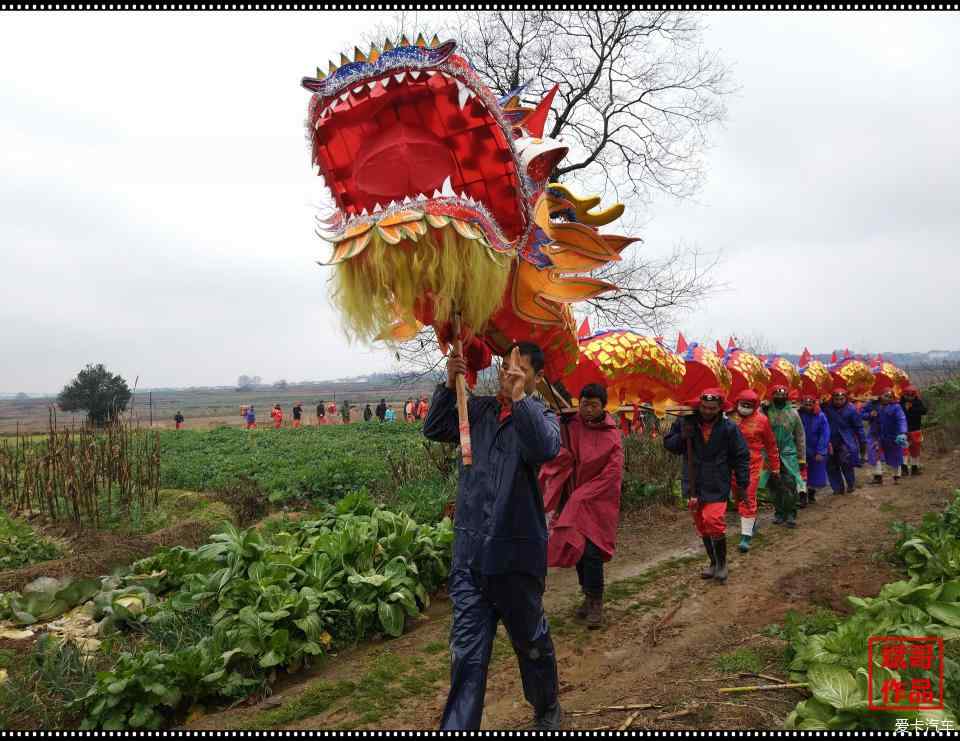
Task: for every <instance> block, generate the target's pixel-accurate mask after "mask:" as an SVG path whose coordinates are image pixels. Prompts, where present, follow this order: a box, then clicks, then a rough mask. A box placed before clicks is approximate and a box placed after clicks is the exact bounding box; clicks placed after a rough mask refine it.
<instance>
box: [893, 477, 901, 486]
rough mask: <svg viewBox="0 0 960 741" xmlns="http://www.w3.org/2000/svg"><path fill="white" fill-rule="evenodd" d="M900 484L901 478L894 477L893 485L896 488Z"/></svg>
mask: <svg viewBox="0 0 960 741" xmlns="http://www.w3.org/2000/svg"><path fill="white" fill-rule="evenodd" d="M899 483H900V477H899V476H894V477H893V485H894V486H896V485H897V484H899Z"/></svg>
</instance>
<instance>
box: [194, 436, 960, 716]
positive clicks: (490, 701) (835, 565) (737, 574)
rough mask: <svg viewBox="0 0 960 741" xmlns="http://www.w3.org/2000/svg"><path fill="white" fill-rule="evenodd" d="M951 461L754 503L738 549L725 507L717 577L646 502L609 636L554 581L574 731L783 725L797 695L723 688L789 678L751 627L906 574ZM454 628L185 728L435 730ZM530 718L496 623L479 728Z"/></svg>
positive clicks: (610, 615)
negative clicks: (707, 578)
mask: <svg viewBox="0 0 960 741" xmlns="http://www.w3.org/2000/svg"><path fill="white" fill-rule="evenodd" d="M958 464H960V450H954V451H952V452H951V453H949V454H947V455H945V456H944V457H941V458H939V459H936V460H932V461H931V462H930V464H929V466H928V467H927V469H926V471H925V473H924V475H923V476H921V477H918V478H907V479H905V480H904V481H903V482H902V483H901V484H900V485H899V486H897V487H894V486H893V485H892V484H891V483H888V484H887V485H886V486H884V487H882V488H873V487H865V488H862V489H859V490H858V492H857V493H856V494H854V495H847V496H843V497H832V496H830V495H822V496H821V497H819V498H818V502H817V504H816V505H813V506H811V507H808V508H806V509H805V510H802V511H801V513H800V517H799V521H798V522H799V524H798V527H797V528H796V529H795V530H792V531H791V530H785V529H783V528H780V527H775V526H773V525H772V523H771V512H770V509H769V508H768V507H765V508H762V509H761V518H760V531H759V535H758V536H757V538H756V539H755V541H754V542H755V547H754V548H753V549H752V550H751V552H750V553H749V554H747V555H742V554H740V553H739V552H738V551H737V550H736V542H737V539H738V538H739V527H738V525H737V522H738V520H737V518H736V517H735V516H734V515H733V514H731V515H728V523H729V528H728V533H729V538H730V544H729V551H728V552H730V554H731V555H730V557H729V560H730V578H729V580H728V582H727V584H726V585H725V586H719V585H716V584H715V583H712V582H706V583H705V582H703V581H702V580H701V579H700V578H699V570H700V568H701V566H702V564H703V563H704V562H705V558H704V557H703V555H702V546H701V544H700V542H699V538H698V537H697V536H696V534H695V532H694V531H693V528H692V525H691V523H690V521H689V517H688V516H686V514H685V513H679V512H677V511H676V510H673V509H667V508H654V509H651V510H647V511H645V512H642V513H636V514H633V515H631V516H629V517H626V518H625V519H624V522H623V523H622V525H621V529H620V544H619V548H618V552H617V555H616V557H615V558H614V560H613V561H612V562H611V563H610V564H608V567H607V574H606V577H607V585H608V588H607V597H608V603H607V606H606V621H607V624H606V626H605V627H604V628H603V629H602V630H599V631H589V632H588V631H587V630H586V629H584V628H583V627H581V626H580V625H578V624H576V623H575V622H574V621H573V620H572V619H571V610H572V608H573V606H574V604H575V603H576V601H577V600H578V597H579V595H578V588H577V584H576V574H575V573H574V571H573V570H572V569H571V570H561V571H554V572H551V574H550V576H549V578H548V582H547V595H546V599H545V602H546V607H547V611H548V615H549V618H550V623H551V629H552V631H553V633H554V642H555V644H556V648H557V655H558V664H559V670H560V691H561V701H562V704H563V707H564V709H565V711H566V712H567V721H566V725H567V727H568V728H570V729H591V728H613V729H616V728H618V727H619V726H621V725H622V724H623V723H624V722H625V721H627V720H628V719H629V718H630V717H631V716H632V715H633V714H632V713H631V712H627V711H619V710H615V711H602V710H601V709H602V708H605V707H608V706H611V705H629V704H649V705H655V706H658V707H652V708H648V709H646V710H641V711H639V712H637V713H636V714H635V716H634V717H633V722H632V723H633V725H632V727H634V728H663V729H677V730H679V729H684V728H704V727H708V728H729V729H743V728H780V727H782V722H783V719H784V718H785V717H786V715H787V714H788V713H789V712H790V710H792V709H793V706H794V705H795V704H796V702H797V701H798V700H799V699H802V697H803V695H802V694H799V692H797V691H792V690H786V691H781V692H773V693H762V694H761V693H754V694H752V695H748V696H735V697H737V698H738V699H735V700H734V699H731V697H730V696H726V695H721V694H718V693H717V692H716V689H717V687H720V686H725V685H734V684H737V683H738V678H737V676H736V672H737V670H738V668H739V667H741V666H742V667H743V668H749V669H750V670H751V671H754V672H756V671H759V672H760V673H765V674H772V675H774V676H780V677H783V676H784V674H783V667H782V666H781V665H780V661H779V659H780V657H781V655H782V649H783V644H782V642H779V641H777V640H776V639H772V638H767V637H765V636H764V635H761V634H760V632H759V631H761V630H762V629H763V628H764V627H765V626H768V625H770V624H771V623H776V622H779V621H781V620H782V619H783V617H784V615H785V614H786V613H787V612H788V611H790V610H796V611H799V612H810V611H812V610H813V609H815V608H816V607H826V608H830V609H833V610H835V611H847V603H846V596H847V595H850V594H858V595H873V594H876V593H877V591H879V589H880V587H881V586H882V585H883V584H884V583H885V582H887V581H891V580H895V579H897V578H899V574H898V572H897V570H896V568H895V567H894V566H892V565H891V564H890V563H889V561H888V559H887V555H888V554H889V552H890V549H891V547H892V545H893V542H894V536H893V535H892V533H891V532H890V527H889V526H890V524H891V523H892V522H894V521H896V520H907V521H916V520H918V519H919V518H920V517H921V516H922V515H923V513H924V512H929V511H939V510H941V509H942V507H943V505H944V504H945V502H946V501H948V500H949V499H950V498H951V494H952V491H953V490H954V489H956V488H957V487H958V486H960V477H958V475H957V468H958ZM448 631H449V602H447V601H446V600H442V601H438V602H436V603H435V604H434V605H432V606H431V608H430V609H429V610H428V611H427V613H426V615H425V616H424V618H423V619H422V620H421V621H419V622H418V624H417V625H416V626H414V628H413V629H412V630H411V632H409V633H408V634H406V635H404V636H403V637H401V638H399V639H396V640H392V641H388V642H380V643H375V644H369V645H366V646H363V647H359V648H357V649H355V650H351V651H348V652H344V653H343V654H341V655H340V656H337V657H331V658H330V659H329V660H327V661H326V663H325V664H324V665H322V666H320V667H318V668H317V669H316V670H315V671H314V672H313V673H312V674H310V675H302V674H301V675H300V676H298V677H291V678H288V679H281V681H280V682H279V683H278V685H277V687H276V694H275V695H274V696H273V697H272V698H270V699H269V700H268V701H266V702H265V703H261V704H260V705H258V706H255V707H252V708H243V709H235V710H232V711H228V712H225V713H218V714H213V715H210V716H207V717H204V718H201V719H199V720H198V721H196V722H195V723H193V724H191V726H190V728H210V729H214V728H218V729H225V728H242V727H246V728H290V729H324V728H384V729H399V728H405V729H407V728H409V729H433V728H436V727H437V725H438V722H439V719H440V714H441V712H442V709H443V703H444V700H445V696H446V689H447V679H448V678H447V672H448V653H447V647H446V640H447V634H448ZM739 681H741V682H742V681H743V680H739ZM749 683H757V682H755V681H754V682H749ZM530 713H531V711H530V708H529V707H528V706H527V705H526V703H525V702H524V700H523V693H522V689H521V686H520V678H519V673H518V671H517V667H516V661H515V659H514V658H513V655H512V651H511V649H510V647H509V643H508V642H507V641H506V638H505V635H504V634H503V631H502V629H501V634H500V636H499V637H498V640H497V644H496V646H495V650H494V658H493V661H492V663H491V668H490V675H489V681H488V686H487V697H486V709H485V713H484V719H483V727H484V728H523V727H525V726H526V725H527V724H529V722H530V717H531V716H530Z"/></svg>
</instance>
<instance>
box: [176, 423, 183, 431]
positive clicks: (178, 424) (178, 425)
mask: <svg viewBox="0 0 960 741" xmlns="http://www.w3.org/2000/svg"><path fill="white" fill-rule="evenodd" d="M181 424H182V423H181V422H177V423H176V425H177V429H178V430H179V429H180V425H181Z"/></svg>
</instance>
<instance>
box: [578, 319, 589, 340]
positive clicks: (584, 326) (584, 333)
mask: <svg viewBox="0 0 960 741" xmlns="http://www.w3.org/2000/svg"><path fill="white" fill-rule="evenodd" d="M589 336H590V320H589V319H584V320H583V322H582V323H581V324H580V329H579V330H578V331H577V338H578V339H581V340H582V339H583V338H584V337H589Z"/></svg>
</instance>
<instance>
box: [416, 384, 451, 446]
mask: <svg viewBox="0 0 960 741" xmlns="http://www.w3.org/2000/svg"><path fill="white" fill-rule="evenodd" d="M423 436H424V437H425V438H427V440H433V441H434V442H437V443H459V442H460V416H459V415H458V414H457V394H456V393H455V392H453V391H451V390H450V389H448V388H447V385H446V384H440V385H439V386H437V390H436V391H434V392H433V399H432V400H431V401H430V410H429V411H428V412H427V418H426V419H425V420H423Z"/></svg>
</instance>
